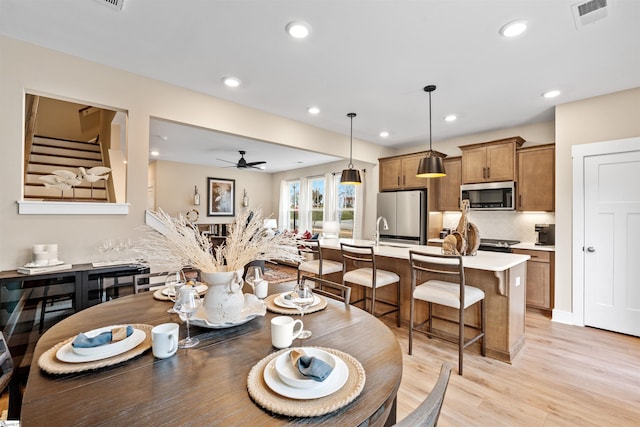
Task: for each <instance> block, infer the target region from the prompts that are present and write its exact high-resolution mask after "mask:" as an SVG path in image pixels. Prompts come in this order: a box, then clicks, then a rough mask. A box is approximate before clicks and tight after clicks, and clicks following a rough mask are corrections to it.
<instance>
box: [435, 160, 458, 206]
mask: <svg viewBox="0 0 640 427" xmlns="http://www.w3.org/2000/svg"><path fill="white" fill-rule="evenodd" d="M443 163H444V170H445V172H446V173H447V175H446V176H443V177H442V178H438V179H436V180H435V182H436V183H437V188H438V210H439V211H458V210H460V184H461V183H462V158H460V157H451V158H447V159H444V161H443Z"/></svg>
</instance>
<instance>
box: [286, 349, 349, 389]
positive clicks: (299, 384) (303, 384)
mask: <svg viewBox="0 0 640 427" xmlns="http://www.w3.org/2000/svg"><path fill="white" fill-rule="evenodd" d="M293 350H294V349H292V350H291V351H293ZM296 350H302V351H304V353H305V354H306V355H307V356H310V357H315V358H317V359H320V360H322V361H323V362H325V363H326V364H328V365H329V366H331V367H332V368H333V370H332V371H331V373H330V374H329V375H328V376H327V378H325V379H324V381H316V380H314V379H313V378H309V377H305V376H304V375H302V374H301V373H300V370H299V369H298V367H297V366H295V365H294V364H293V361H292V360H291V351H287V352H284V353H283V354H281V355H280V356H278V357H276V365H275V368H276V372H277V373H278V376H279V377H280V379H281V380H282V381H283V382H284V383H285V384H287V385H290V386H291V387H295V388H312V387H319V386H321V385H322V384H324V383H325V382H326V381H328V380H329V378H331V375H333V373H334V372H335V367H336V357H335V356H334V355H333V354H331V353H328V352H326V351H324V350H320V349H319V348H313V347H302V348H298V349H296Z"/></svg>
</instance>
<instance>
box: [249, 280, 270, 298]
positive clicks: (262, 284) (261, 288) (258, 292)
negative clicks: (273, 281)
mask: <svg viewBox="0 0 640 427" xmlns="http://www.w3.org/2000/svg"><path fill="white" fill-rule="evenodd" d="M253 293H254V294H255V296H256V297H258V298H260V299H263V298H266V297H267V294H268V293H269V282H267V281H266V280H261V281H259V282H258V283H256V284H255V290H254V291H253Z"/></svg>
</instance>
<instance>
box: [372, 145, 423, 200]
mask: <svg viewBox="0 0 640 427" xmlns="http://www.w3.org/2000/svg"><path fill="white" fill-rule="evenodd" d="M423 157H424V153H414V154H407V155H404V156H394V157H385V158H382V159H378V161H379V162H380V173H379V175H380V191H394V190H414V189H421V188H429V179H428V178H417V177H416V173H417V172H418V164H419V163H420V159H422V158H423Z"/></svg>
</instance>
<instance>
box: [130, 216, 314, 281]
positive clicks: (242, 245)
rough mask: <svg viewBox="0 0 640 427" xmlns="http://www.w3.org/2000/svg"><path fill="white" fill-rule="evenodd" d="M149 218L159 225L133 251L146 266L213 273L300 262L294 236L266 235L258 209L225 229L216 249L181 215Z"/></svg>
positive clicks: (206, 237) (239, 218)
mask: <svg viewBox="0 0 640 427" xmlns="http://www.w3.org/2000/svg"><path fill="white" fill-rule="evenodd" d="M152 215H153V216H154V217H155V218H156V220H157V221H158V225H157V226H156V227H154V228H151V227H148V228H147V230H146V236H145V237H144V238H143V239H141V240H140V241H138V242H137V243H136V244H135V251H136V252H137V253H138V255H139V257H140V258H141V259H142V260H143V262H144V263H145V264H148V265H153V266H159V267H165V268H167V269H171V270H175V269H180V268H184V267H194V268H197V269H199V270H200V271H203V272H215V271H235V270H239V269H241V268H244V266H245V265H246V264H248V263H249V262H251V261H259V260H265V261H266V260H274V259H277V260H282V261H293V262H300V261H302V257H301V256H300V255H299V254H298V251H297V249H296V247H297V246H296V240H295V238H294V236H290V235H285V234H283V233H280V234H276V235H275V236H269V235H267V234H266V233H265V230H264V229H263V227H262V224H263V219H264V218H263V216H262V210H261V209H257V210H255V211H253V212H249V211H246V212H243V213H242V214H239V215H238V216H236V218H235V221H234V222H233V223H231V224H229V226H228V227H227V230H228V232H227V238H226V240H225V242H224V243H223V244H221V245H220V246H218V247H216V248H214V247H213V245H212V244H211V240H210V239H209V237H208V236H206V235H202V234H201V233H200V232H199V230H198V228H197V226H195V225H194V224H192V223H190V222H189V221H187V219H186V218H185V217H183V216H182V215H179V216H178V217H177V218H175V217H171V216H170V215H168V214H167V213H165V212H164V211H162V209H160V210H158V211H157V212H152Z"/></svg>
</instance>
